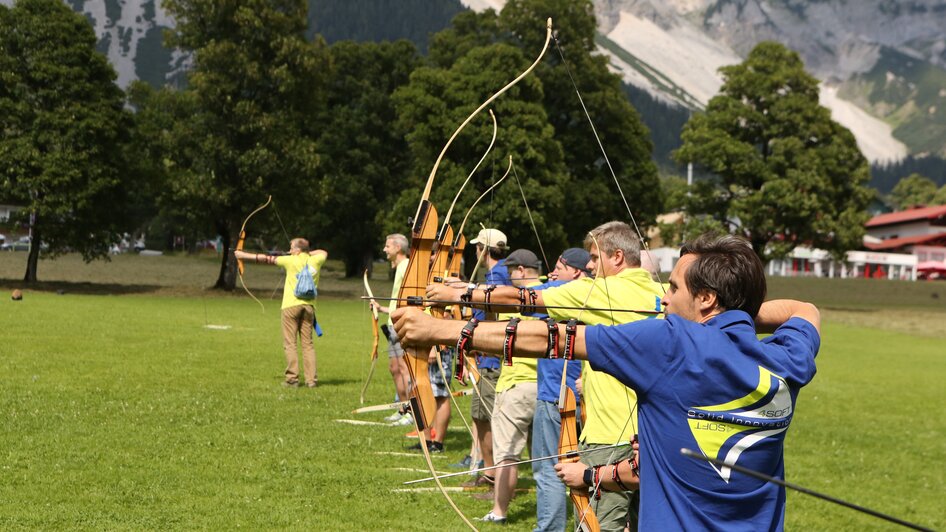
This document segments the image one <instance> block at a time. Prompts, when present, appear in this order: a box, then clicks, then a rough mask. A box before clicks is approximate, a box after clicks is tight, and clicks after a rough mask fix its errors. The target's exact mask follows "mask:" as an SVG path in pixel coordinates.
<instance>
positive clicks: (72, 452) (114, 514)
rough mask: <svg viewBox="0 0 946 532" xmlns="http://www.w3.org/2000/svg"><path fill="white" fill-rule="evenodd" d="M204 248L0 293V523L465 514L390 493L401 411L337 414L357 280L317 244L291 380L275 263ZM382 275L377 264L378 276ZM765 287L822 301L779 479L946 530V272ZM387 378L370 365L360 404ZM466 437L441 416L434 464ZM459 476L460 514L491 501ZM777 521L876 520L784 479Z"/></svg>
mask: <svg viewBox="0 0 946 532" xmlns="http://www.w3.org/2000/svg"><path fill="white" fill-rule="evenodd" d="M24 260H25V254H23V253H2V254H0V289H2V290H3V294H8V293H9V291H10V290H11V289H12V288H14V287H19V286H20V284H19V283H18V282H17V281H16V279H19V278H20V277H21V276H22V273H23V268H24V267H25V265H24V264H23V261H24ZM333 266H335V267H334V268H333ZM217 267H218V264H217V262H216V260H215V259H214V258H213V257H205V258H194V257H175V256H167V257H152V258H145V257H137V256H122V257H118V258H116V260H114V261H113V262H111V263H107V264H103V263H94V264H91V265H85V264H83V263H82V262H81V261H80V260H78V259H76V258H75V257H64V258H63V259H61V260H57V261H52V262H49V261H44V262H42V263H41V264H40V270H39V275H40V278H41V279H44V282H43V283H41V285H40V286H39V287H38V288H39V289H38V290H28V291H26V293H25V297H24V299H23V301H20V302H13V301H11V300H10V299H9V297H8V296H7V295H4V296H3V297H0V412H2V413H3V416H4V423H3V425H2V429H0V453H2V461H0V464H2V471H0V479H2V481H0V528H2V529H4V530H10V529H30V530H33V529H73V528H80V529H107V530H141V529H184V530H191V529H236V528H242V529H250V530H257V529H286V528H288V529H320V530H444V529H448V530H461V529H462V524H461V523H460V522H459V520H458V519H457V518H456V517H455V516H454V515H453V513H452V511H451V510H449V508H448V507H447V506H446V503H445V502H444V501H443V499H442V496H441V495H440V494H439V493H399V492H395V491H394V490H396V489H398V488H401V487H402V486H401V483H402V482H403V481H405V480H409V479H412V478H419V477H422V476H426V475H425V474H424V471H422V470H424V469H425V467H426V466H425V464H424V461H423V458H422V457H420V455H417V456H402V455H401V454H396V453H402V452H403V449H404V447H405V446H406V445H408V443H409V442H408V440H406V439H404V438H403V433H404V432H405V430H404V429H403V428H393V427H385V426H357V425H348V424H343V423H340V422H338V421H336V420H338V419H351V418H355V417H357V416H352V415H351V414H350V411H351V409H353V408H355V407H357V406H358V392H359V390H360V387H361V384H362V382H363V379H364V377H365V375H366V373H367V370H368V361H367V353H368V350H369V348H370V340H371V337H370V332H369V316H368V312H367V309H366V306H365V305H364V304H363V303H362V302H361V301H359V300H357V299H355V298H354V297H356V296H357V295H360V292H361V288H360V280H357V279H355V280H345V279H341V278H340V275H339V271H340V268H339V267H338V266H337V265H333V264H331V263H330V265H329V267H328V269H327V271H326V273H325V275H324V277H323V282H322V286H320V294H321V295H322V297H321V298H320V302H319V319H320V322H321V323H322V324H323V326H324V328H325V330H326V335H325V336H324V337H323V338H321V339H319V340H318V341H317V344H316V347H317V351H318V354H319V379H320V380H319V384H320V386H319V388H318V389H316V390H307V389H286V388H283V387H281V386H280V381H281V380H282V375H281V372H282V364H283V362H282V354H281V349H280V337H279V328H278V324H277V319H278V301H277V300H269V299H268V298H269V296H270V294H271V293H272V291H273V289H274V288H275V287H277V286H280V276H279V275H278V272H277V270H276V269H269V270H267V269H266V268H264V267H257V268H253V267H252V266H250V267H249V270H248V273H247V282H248V283H249V284H250V286H251V288H252V289H253V291H254V293H255V294H256V295H257V296H258V297H261V299H263V300H264V303H265V306H266V310H265V312H261V311H260V308H259V307H258V306H257V305H256V304H255V303H253V302H252V301H251V300H250V299H249V298H247V297H246V296H245V295H243V296H239V295H220V294H218V293H216V292H214V291H208V290H205V289H204V287H206V286H209V285H211V284H212V283H213V281H214V279H215V274H216V271H217ZM387 283H388V282H387V277H386V271H385V270H384V267H383V265H382V267H381V268H378V269H377V270H376V272H375V276H374V279H373V281H372V284H373V288H374V291H375V293H376V294H379V295H380V294H383V293H386V292H387V291H388V290H390V285H389V284H387ZM57 291H59V292H61V294H60V293H58V292H57ZM770 291H771V294H772V295H773V296H777V297H783V296H793V297H799V298H802V299H805V298H807V299H812V300H814V301H816V302H818V303H819V304H820V305H821V306H822V307H823V308H824V309H825V317H826V323H825V325H824V338H823V347H822V351H821V354H820V355H819V358H818V366H819V371H818V375H817V376H816V377H815V380H814V381H813V383H812V384H811V385H810V386H809V387H807V388H806V389H804V390H803V391H802V393H801V395H800V398H799V401H798V405H797V407H798V409H797V416H796V419H795V421H794V423H793V425H792V429H791V431H790V433H789V437H788V441H787V445H786V449H787V450H786V463H787V466H786V467H787V472H788V480H790V481H793V482H797V483H799V484H802V485H804V486H807V487H810V488H812V489H816V490H820V491H824V492H827V493H829V494H832V495H835V496H837V497H841V498H844V499H847V500H851V501H853V502H857V503H860V504H863V505H866V506H870V507H873V508H876V509H878V510H881V511H884V512H888V513H892V514H894V515H897V516H899V517H902V518H905V519H908V520H912V521H916V522H919V523H921V524H923V525H926V526H930V527H933V528H938V529H943V528H946V510H944V509H943V506H942V503H941V501H940V500H939V499H940V498H941V496H942V494H943V493H946V479H944V478H943V471H944V467H943V460H944V458H946V440H944V436H946V416H944V415H942V413H940V412H939V407H938V405H941V404H944V403H946V387H944V386H943V384H942V382H943V381H944V377H946V349H944V340H946V319H944V318H946V283H941V284H936V283H901V282H886V281H862V280H853V281H839V280H824V279H802V280H799V279H794V280H784V279H774V280H772V283H771V290H770ZM240 293H241V294H242V291H241V292H240ZM277 297H278V295H277ZM207 325H226V326H229V327H230V328H229V329H225V330H215V329H208V328H206V326H207ZM383 363H384V360H383V359H382V360H381V361H380V362H379V364H383ZM391 394H392V392H391V385H390V378H389V377H387V372H386V369H385V368H384V366H379V367H378V369H377V372H376V375H375V378H374V380H373V381H372V386H371V388H370V389H369V397H368V402H370V403H383V402H388V401H390V400H391ZM468 401H469V399H466V398H464V399H461V405H463V406H464V407H466V406H467V405H468ZM464 413H465V412H464ZM383 415H385V414H384V413H382V414H376V415H365V416H361V417H359V419H363V420H365V421H378V420H379V419H380V418H381V417H382V416H383ZM469 444H470V438H469V435H468V434H467V433H466V432H465V429H464V428H463V427H462V424H461V423H460V422H459V418H456V417H455V422H454V423H453V425H452V427H451V430H450V432H449V433H448V436H447V440H446V446H447V451H448V452H447V453H445V454H444V455H440V456H439V457H437V458H435V459H434V460H435V465H436V466H437V468H438V470H440V471H448V470H449V469H447V464H449V463H451V462H456V461H458V460H459V459H460V458H462V456H463V455H464V454H465V452H466V450H467V449H468V447H469ZM385 453H395V454H385ZM524 476H526V477H528V475H524ZM447 484H448V485H454V486H455V485H457V484H459V481H453V482H447ZM530 484H531V480H530V479H528V478H524V479H523V480H522V481H521V487H523V488H528V487H530ZM453 495H454V498H455V500H456V501H457V503H458V504H459V505H460V507H461V509H462V510H463V511H464V512H465V513H466V514H467V515H468V516H470V517H475V516H481V515H483V514H485V513H486V511H487V510H488V509H489V503H487V502H482V501H476V500H473V499H472V498H470V497H468V496H467V495H466V494H464V493H455V494H453ZM534 512H535V496H534V493H529V492H526V493H523V494H522V495H521V496H519V497H518V498H517V499H515V500H514V502H513V505H512V507H511V516H510V517H511V520H512V521H513V524H512V526H510V527H507V528H509V529H512V530H531V527H532V525H533V524H534ZM786 525H787V528H789V529H791V530H801V529H812V530H865V529H866V530H886V529H889V528H890V526H888V525H887V524H885V523H883V522H881V521H877V520H875V519H872V518H869V517H867V516H861V515H859V514H856V513H854V512H852V511H850V510H846V509H843V508H840V507H836V506H832V505H829V504H827V503H824V502H821V501H818V500H814V499H811V498H809V497H806V496H804V495H799V494H794V493H791V494H789V505H788V513H787V519H786ZM484 528H487V527H484Z"/></svg>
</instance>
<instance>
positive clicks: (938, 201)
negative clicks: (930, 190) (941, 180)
mask: <svg viewBox="0 0 946 532" xmlns="http://www.w3.org/2000/svg"><path fill="white" fill-rule="evenodd" d="M930 204H932V205H946V185H943V186H941V187H939V190H937V191H936V195H935V196H933V200H932V201H931V202H930Z"/></svg>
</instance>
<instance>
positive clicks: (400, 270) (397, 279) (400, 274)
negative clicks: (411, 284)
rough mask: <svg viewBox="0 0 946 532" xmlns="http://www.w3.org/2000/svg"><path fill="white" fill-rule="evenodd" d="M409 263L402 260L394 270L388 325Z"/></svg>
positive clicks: (395, 307)
mask: <svg viewBox="0 0 946 532" xmlns="http://www.w3.org/2000/svg"><path fill="white" fill-rule="evenodd" d="M409 262H410V260H408V259H404V260H402V261H401V262H399V263H397V266H396V267H395V268H394V287H393V288H392V289H391V302H390V303H388V316H387V318H388V323H391V313H392V312H394V311H395V310H397V303H398V302H397V296H398V295H399V294H400V293H401V284H403V283H404V274H405V273H407V264H408V263H409Z"/></svg>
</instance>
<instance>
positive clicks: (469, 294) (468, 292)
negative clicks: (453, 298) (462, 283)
mask: <svg viewBox="0 0 946 532" xmlns="http://www.w3.org/2000/svg"><path fill="white" fill-rule="evenodd" d="M473 290H476V283H470V284H468V285H466V293H465V294H463V295H462V296H460V301H463V302H465V303H469V302H470V301H473Z"/></svg>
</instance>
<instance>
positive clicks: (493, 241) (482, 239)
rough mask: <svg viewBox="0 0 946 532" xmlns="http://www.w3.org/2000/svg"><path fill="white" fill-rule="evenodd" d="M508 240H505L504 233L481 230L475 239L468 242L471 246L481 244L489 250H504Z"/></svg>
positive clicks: (493, 230)
mask: <svg viewBox="0 0 946 532" xmlns="http://www.w3.org/2000/svg"><path fill="white" fill-rule="evenodd" d="M508 242H509V239H507V238H506V233H503V232H502V231H500V230H499V229H482V230H480V232H479V234H477V235H476V238H474V239H473V240H470V243H471V244H483V245H484V246H486V247H489V248H500V249H506V248H507V247H509V244H508Z"/></svg>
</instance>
